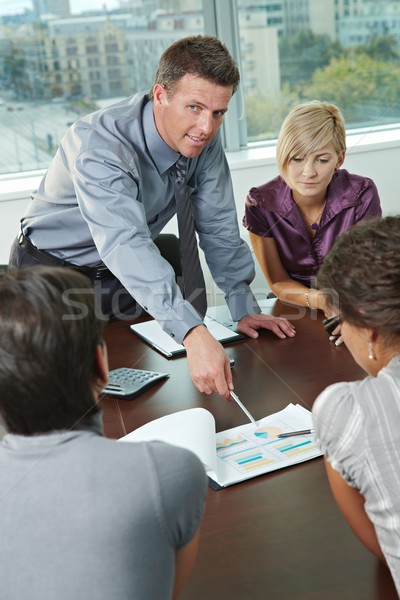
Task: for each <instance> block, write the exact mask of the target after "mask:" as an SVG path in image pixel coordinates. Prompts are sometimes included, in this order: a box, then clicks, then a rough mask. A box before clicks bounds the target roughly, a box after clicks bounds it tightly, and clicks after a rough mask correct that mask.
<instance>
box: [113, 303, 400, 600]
mask: <svg viewBox="0 0 400 600" xmlns="http://www.w3.org/2000/svg"><path fill="white" fill-rule="evenodd" d="M274 314H285V315H286V316H289V317H290V318H291V319H293V321H294V323H295V325H296V329H297V335H296V337H295V338H293V339H287V340H279V339H278V338H276V337H275V336H274V335H273V334H271V333H270V332H263V333H262V334H261V336H260V338H259V339H258V340H250V339H249V340H244V341H240V342H236V343H234V344H230V345H227V346H226V350H227V352H228V354H230V355H231V356H233V358H234V359H235V362H236V364H235V366H234V367H233V373H234V384H235V391H236V393H237V394H238V396H239V398H240V399H241V400H242V401H243V402H244V404H245V405H246V406H247V407H248V409H249V410H250V412H251V413H252V414H253V415H254V417H255V418H256V419H260V418H262V417H265V416H267V415H268V414H270V413H273V412H276V411H278V410H280V409H282V408H284V407H285V406H286V405H287V404H288V403H289V402H293V403H300V404H302V405H303V406H305V407H306V408H308V409H310V408H311V406H312V404H313V402H314V400H315V398H316V396H317V395H318V394H319V392H321V391H322V390H323V389H324V388H325V387H326V386H327V385H329V384H331V383H334V382H336V381H343V380H348V381H350V380H356V379H360V378H362V377H364V376H365V373H364V372H363V371H362V370H361V369H360V367H358V366H357V365H356V364H355V363H354V361H353V359H352V358H351V355H350V354H349V352H348V351H347V349H346V348H344V347H341V348H336V347H335V346H334V345H333V344H332V343H330V342H329V341H328V337H327V334H326V333H325V331H324V330H323V327H322V323H321V320H322V318H321V316H319V315H317V314H316V313H315V312H314V311H313V312H312V313H310V312H306V311H303V310H298V309H296V308H290V307H285V306H282V305H281V304H280V303H279V302H277V304H276V306H275V308H274ZM128 325H129V323H128V322H116V323H110V324H108V325H107V327H106V332H105V339H106V342H107V345H108V351H109V363H110V369H114V368H117V367H133V368H137V369H150V370H155V371H162V372H167V373H169V374H170V378H169V379H168V380H165V381H164V382H161V383H159V384H157V385H156V386H154V387H153V388H151V389H150V390H148V391H147V392H144V393H143V394H142V395H140V396H139V397H138V398H136V399H134V400H132V401H128V400H117V399H114V398H104V399H103V402H102V403H103V408H104V429H105V434H106V435H107V436H108V437H112V438H119V437H121V436H123V435H125V434H126V433H129V432H130V431H132V430H133V429H135V428H137V427H139V426H140V425H143V424H144V423H147V422H148V421H150V420H152V419H155V418H157V417H161V416H164V415H166V414H170V413H172V412H175V411H178V410H183V409H186V408H193V407H196V406H202V407H204V408H207V409H208V410H209V411H210V412H212V414H213V415H214V417H215V420H216V427H217V431H221V430H224V429H228V428H230V427H235V426H237V425H241V424H243V423H245V422H246V418H245V416H244V414H243V413H242V411H241V410H240V408H239V407H238V406H237V405H236V404H235V403H233V402H227V401H226V400H224V399H223V398H221V397H220V396H218V395H216V394H214V395H212V396H206V395H205V394H201V393H199V392H198V391H197V390H196V389H195V387H194V386H193V384H192V382H191V379H190V376H189V372H188V369H187V363H186V358H185V357H179V358H174V359H171V360H168V359H166V358H164V357H163V356H162V355H161V354H159V353H158V352H156V351H155V350H153V349H151V348H150V347H149V346H148V345H147V344H145V343H144V342H142V341H141V340H139V339H138V338H137V337H136V336H135V335H134V334H133V333H131V332H130V331H129V328H128ZM155 576H156V574H155ZM290 598H296V599H297V600H337V599H340V600H392V599H393V600H394V599H396V598H397V594H396V591H395V588H394V585H393V582H392V579H391V576H390V573H389V571H388V570H387V569H386V567H385V566H384V565H382V564H381V563H380V562H379V560H378V559H376V558H375V557H374V556H373V555H372V554H370V553H369V552H368V551H367V550H365V549H364V548H363V546H362V545H361V544H360V543H359V542H358V540H357V539H356V538H355V536H354V535H353V533H352V532H351V530H350V528H349V527H348V525H347V523H346V522H345V520H344V518H343V517H342V515H341V513H340V512H339V510H338V508H337V507H336V504H335V502H334V500H333V498H332V496H331V492H330V489H329V486H328V483H327V479H326V475H325V470H324V464H323V459H322V458H317V459H314V460H311V461H308V462H306V463H302V464H300V465H296V466H293V467H290V468H286V469H282V470H279V471H275V472H274V473H271V474H268V475H263V476H261V477H258V478H254V479H251V480H249V481H246V482H244V483H239V484H236V485H234V486H232V487H228V488H225V489H223V490H220V491H214V490H211V489H209V493H208V498H207V504H206V512H205V517H204V520H203V524H202V528H201V541H200V550H199V556H198V560H197V563H196V566H195V569H194V572H193V574H192V577H191V579H190V581H189V583H188V585H187V586H186V588H185V589H184V591H183V592H182V594H181V596H180V600H213V599H215V600H236V599H241V600H266V599H268V600H281V599H282V600H287V599H290ZM149 600H151V599H149Z"/></svg>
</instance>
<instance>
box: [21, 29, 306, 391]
mask: <svg viewBox="0 0 400 600" xmlns="http://www.w3.org/2000/svg"><path fill="white" fill-rule="evenodd" d="M239 80H240V76H239V70H238V68H237V65H236V63H235V62H234V60H233V59H232V57H231V55H230V53H229V52H228V50H227V48H226V47H225V46H224V44H222V43H221V42H220V40H218V38H216V37H213V36H208V35H197V36H190V37H186V38H183V39H180V40H178V41H176V42H174V43H173V44H172V45H171V46H170V47H168V48H167V49H166V50H165V52H164V53H163V55H162V56H161V58H160V62H159V66H158V70H157V73H156V76H155V82H154V85H153V87H152V90H151V91H150V93H148V92H140V93H137V94H135V95H134V96H132V97H130V98H127V99H124V100H122V101H121V102H118V103H116V104H113V105H111V106H109V107H107V108H104V109H102V110H99V111H97V112H94V113H92V114H90V115H88V116H86V117H83V118H81V119H78V120H77V122H76V123H74V124H73V125H72V127H70V129H69V130H68V131H67V132H66V134H65V136H64V138H63V139H62V141H61V143H60V147H59V149H58V151H57V153H56V155H55V157H54V159H53V160H52V162H51V164H50V166H49V169H48V171H47V173H46V174H45V176H44V178H43V180H42V182H41V183H40V186H39V189H38V190H37V192H36V193H35V194H34V196H33V198H32V201H31V202H30V204H29V206H28V208H27V211H26V213H25V215H24V217H23V219H22V222H21V225H22V232H21V234H20V236H19V238H18V239H17V240H16V241H15V242H14V245H13V247H12V249H11V254H10V265H11V266H14V267H23V266H28V265H31V264H37V263H38V262H39V263H41V264H61V265H66V264H72V265H74V266H75V267H77V268H79V269H80V270H82V271H83V272H85V273H86V274H87V275H89V277H91V279H92V281H93V283H94V286H95V288H96V289H97V292H98V297H99V300H100V301H101V306H102V311H103V313H104V314H105V315H107V316H110V317H117V318H127V317H129V316H131V318H133V317H137V316H139V315H140V312H141V310H142V309H143V310H144V311H146V312H147V313H149V314H150V315H151V316H153V317H154V318H155V319H157V320H158V322H159V323H160V324H161V325H162V327H163V328H164V330H165V331H166V332H167V333H168V334H169V335H170V336H171V337H173V338H174V339H175V340H176V341H177V342H179V343H183V345H184V346H185V348H186V351H187V357H188V366H189V370H190V374H191V377H192V380H193V382H194V384H195V385H196V386H197V388H198V389H199V390H200V391H201V392H205V393H207V394H210V393H212V392H218V393H219V394H220V395H221V396H223V397H225V398H229V393H230V391H231V390H232V389H233V383H232V373H231V369H230V365H229V360H228V357H227V355H226V354H225V352H224V350H223V347H222V346H221V344H220V343H219V342H218V341H217V340H215V338H214V337H213V336H212V335H211V334H210V333H209V331H208V329H207V328H206V327H205V325H204V320H203V318H204V313H205V310H206V292H205V286H204V279H202V274H201V267H200V263H199V260H198V250H197V241H196V233H197V234H198V237H199V244H200V247H201V249H202V250H203V251H204V254H205V258H206V261H207V264H208V266H209V268H210V271H211V275H212V277H213V279H214V280H215V282H216V284H217V285H218V286H219V287H220V288H221V289H222V290H223V292H224V294H225V299H226V302H227V304H228V306H229V309H230V312H231V315H232V318H233V319H234V320H235V321H238V329H239V330H240V331H241V332H242V333H244V334H246V335H249V336H250V337H257V336H258V331H257V330H258V329H260V328H266V329H270V330H272V331H273V332H274V333H275V334H276V335H277V336H278V337H280V338H285V337H287V336H293V335H294V327H293V326H292V325H291V324H290V323H289V321H287V320H286V319H285V318H280V317H274V316H270V315H263V314H261V310H260V308H259V306H258V303H257V301H256V299H255V297H254V295H253V293H252V292H251V289H250V283H251V281H252V280H253V278H254V275H255V271H254V262H253V259H252V256H251V252H250V249H249V248H248V246H247V244H245V242H244V241H243V240H241V238H240V235H239V227H238V222H237V213H236V206H235V200H234V196H233V189H232V181H231V177H230V172H229V168H228V164H227V161H226V157H225V154H224V151H223V148H222V144H221V137H220V133H219V129H220V127H221V125H222V121H223V116H224V114H225V113H226V111H227V110H228V104H229V101H230V99H231V97H232V95H233V94H234V92H235V90H236V88H237V86H238V85H239ZM178 190H180V192H179V191H178ZM188 195H189V198H188ZM178 199H179V206H181V212H180V211H179V210H178V208H179V207H178ZM188 203H189V206H188ZM182 207H184V208H182ZM184 209H186V210H185V217H183V211H184ZM175 213H177V214H178V225H181V224H182V228H181V227H179V230H180V239H181V254H182V263H183V264H184V263H190V264H188V265H187V266H186V268H185V270H184V273H183V279H184V283H186V284H187V283H188V281H189V277H192V276H193V274H194V273H196V277H194V278H193V279H194V281H192V282H191V285H190V286H189V285H188V288H189V287H190V288H191V289H189V290H187V291H186V290H185V295H186V296H187V297H186V298H183V296H182V294H181V291H180V289H179V286H178V285H177V283H176V281H175V273H174V271H173V269H172V267H171V265H170V264H169V263H168V262H167V261H166V260H165V259H164V258H163V257H162V256H161V255H160V252H159V250H158V248H157V247H156V245H155V243H154V240H155V239H156V238H157V236H158V235H159V233H160V232H161V231H162V230H163V229H164V227H165V225H166V224H167V223H168V222H169V221H170V220H171V219H172V217H173V216H174V215H175ZM185 238H186V239H185ZM184 239H185V244H183V240H184ZM188 244H189V245H190V249H187V246H188ZM192 266H193V268H192ZM194 306H195V307H196V308H194ZM140 307H141V308H140Z"/></svg>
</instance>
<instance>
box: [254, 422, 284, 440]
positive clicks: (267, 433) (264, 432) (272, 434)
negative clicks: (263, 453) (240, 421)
mask: <svg viewBox="0 0 400 600" xmlns="http://www.w3.org/2000/svg"><path fill="white" fill-rule="evenodd" d="M279 433H282V429H280V428H279V427H273V426H271V425H269V426H266V427H260V428H259V429H256V430H255V432H254V435H255V436H256V437H257V438H263V439H271V438H276V436H277V435H278V434H279Z"/></svg>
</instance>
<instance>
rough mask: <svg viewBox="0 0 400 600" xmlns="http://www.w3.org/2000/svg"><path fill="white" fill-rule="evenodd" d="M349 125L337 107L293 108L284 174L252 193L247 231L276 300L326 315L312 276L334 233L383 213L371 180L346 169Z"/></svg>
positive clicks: (283, 147)
mask: <svg viewBox="0 0 400 600" xmlns="http://www.w3.org/2000/svg"><path fill="white" fill-rule="evenodd" d="M345 153H346V131H345V123H344V119H343V116H342V113H341V112H340V110H339V109H338V108H337V107H336V106H334V105H333V104H327V103H326V102H319V101H317V100H314V101H311V102H306V103H304V104H299V105H297V106H295V107H294V108H293V109H292V110H291V112H290V113H289V114H288V116H287V117H286V119H285V120H284V122H283V124H282V128H281V131H280V134H279V139H278V143H277V148H276V157H277V165H278V169H279V173H280V175H279V176H278V177H276V178H275V179H272V181H269V182H267V183H265V184H263V185H261V186H259V187H254V188H252V189H251V190H250V192H249V194H248V196H247V200H246V212H245V217H244V220H243V224H244V226H245V227H246V228H247V229H248V230H249V232H250V241H251V244H252V246H253V250H254V254H255V255H256V257H257V260H258V262H259V263H260V266H261V269H262V271H263V273H264V275H265V278H266V280H267V282H268V284H269V286H270V288H271V290H272V292H273V293H274V295H276V296H277V297H278V298H280V299H281V300H283V301H285V302H289V303H291V304H296V305H299V306H305V307H308V308H317V309H321V310H323V311H324V312H325V314H326V315H327V316H331V315H330V314H328V313H327V310H326V305H325V301H324V298H323V296H322V295H321V294H320V292H319V291H318V290H317V289H316V287H317V286H316V282H315V275H316V273H317V271H318V269H319V267H320V265H321V264H322V261H323V260H324V258H325V256H326V255H327V253H328V252H329V250H330V248H331V247H332V245H333V243H334V241H335V239H336V238H337V236H338V235H339V234H340V233H342V232H343V231H346V230H347V229H349V228H350V227H351V226H352V225H354V224H355V223H357V222H358V221H361V220H363V219H367V218H370V217H378V216H380V215H381V207H380V200H379V196H378V192H377V189H376V187H375V184H374V183H373V181H371V179H369V178H367V177H363V176H360V175H353V174H351V173H349V172H348V171H346V170H345V169H341V168H340V167H341V166H342V164H343V161H344V158H345Z"/></svg>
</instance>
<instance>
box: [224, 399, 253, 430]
mask: <svg viewBox="0 0 400 600" xmlns="http://www.w3.org/2000/svg"><path fill="white" fill-rule="evenodd" d="M229 393H230V395H231V398H233V400H234V401H235V402H236V404H238V405H239V406H240V408H241V409H242V411H243V412H244V413H246V415H247V416H248V418H249V419H250V421H251V422H252V423H253V425H254V427H258V425H257V421H256V420H255V418H254V417H253V416H252V415H251V414H250V413H249V411H248V410H247V408H246V407H245V406H244V404H242V403H241V402H240V400H239V398H238V397H237V396H236V394H235V392H229Z"/></svg>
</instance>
